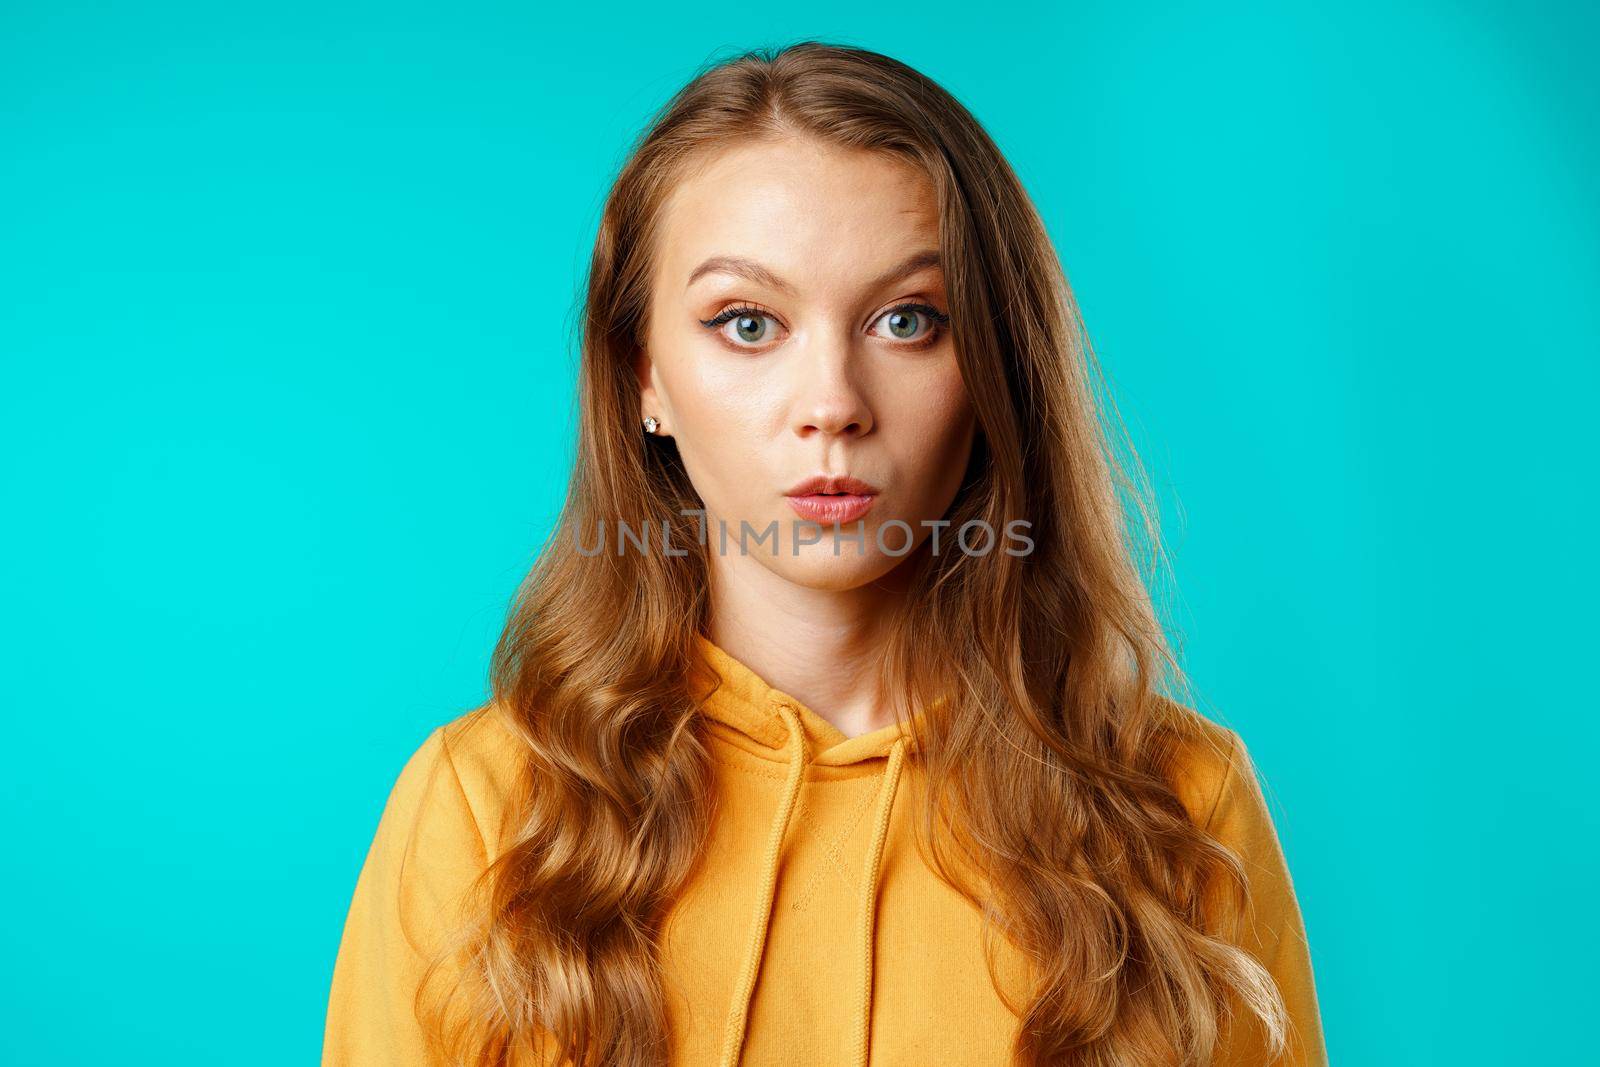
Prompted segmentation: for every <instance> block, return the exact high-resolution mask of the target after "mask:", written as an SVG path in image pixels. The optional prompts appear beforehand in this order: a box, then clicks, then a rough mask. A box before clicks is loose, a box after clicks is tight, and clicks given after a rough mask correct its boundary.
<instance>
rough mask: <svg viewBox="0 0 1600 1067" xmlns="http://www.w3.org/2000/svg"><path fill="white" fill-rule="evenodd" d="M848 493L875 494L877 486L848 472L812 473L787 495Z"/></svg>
mask: <svg viewBox="0 0 1600 1067" xmlns="http://www.w3.org/2000/svg"><path fill="white" fill-rule="evenodd" d="M823 493H827V494H833V493H848V494H850V495H851V496H876V495H877V493H878V487H877V486H875V485H873V484H871V483H870V482H864V481H862V480H861V479H860V478H852V477H850V475H848V474H814V475H812V476H811V477H809V478H806V479H804V480H802V481H800V482H799V483H797V484H796V485H795V486H794V487H793V488H791V489H790V490H789V491H788V493H787V494H785V495H787V496H817V495H819V494H823Z"/></svg>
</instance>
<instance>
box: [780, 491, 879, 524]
mask: <svg viewBox="0 0 1600 1067" xmlns="http://www.w3.org/2000/svg"><path fill="white" fill-rule="evenodd" d="M877 499H878V498H877V496H876V495H875V494H871V493H838V494H832V495H829V494H825V493H806V494H804V495H801V496H793V495H791V496H789V497H788V501H789V506H790V507H791V508H794V510H795V513H796V514H798V515H799V516H800V517H801V518H802V519H810V520H811V521H812V522H817V523H822V524H823V525H831V524H834V523H840V524H843V523H847V522H855V521H856V520H857V519H859V518H861V516H863V515H865V514H866V513H867V512H868V511H869V510H870V509H871V508H872V505H873V503H874V502H876V501H877Z"/></svg>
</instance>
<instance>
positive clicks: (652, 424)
mask: <svg viewBox="0 0 1600 1067" xmlns="http://www.w3.org/2000/svg"><path fill="white" fill-rule="evenodd" d="M660 425H661V423H659V422H657V421H656V417H655V416H654V415H646V416H645V417H644V432H645V433H655V432H656V427H657V426H660Z"/></svg>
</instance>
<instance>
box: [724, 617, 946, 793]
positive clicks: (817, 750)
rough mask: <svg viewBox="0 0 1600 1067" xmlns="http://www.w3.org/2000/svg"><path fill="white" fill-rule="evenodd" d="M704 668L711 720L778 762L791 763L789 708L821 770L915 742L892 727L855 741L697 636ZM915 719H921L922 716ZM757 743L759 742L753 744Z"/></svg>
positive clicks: (884, 754) (875, 756) (881, 755)
mask: <svg viewBox="0 0 1600 1067" xmlns="http://www.w3.org/2000/svg"><path fill="white" fill-rule="evenodd" d="M694 641H695V649H696V651H697V653H698V654H699V660H700V663H699V664H698V666H700V667H703V668H709V672H707V671H706V670H700V671H697V672H696V675H695V685H696V689H695V697H696V699H697V700H698V701H699V703H700V707H701V710H702V711H704V712H705V714H706V715H707V716H709V717H710V718H711V719H713V720H715V721H717V722H720V723H722V724H723V725H724V726H728V727H730V728H732V729H733V730H735V731H737V733H738V734H739V735H741V739H742V740H744V741H745V742H746V743H745V744H742V745H741V746H740V747H741V748H744V749H746V750H747V751H750V752H752V753H754V754H755V755H758V756H763V757H765V758H767V759H771V760H773V761H775V762H780V763H781V762H787V759H788V757H787V756H786V755H785V750H786V747H787V745H788V742H789V726H788V724H787V723H786V722H785V718H786V717H785V715H784V713H783V709H784V708H788V709H789V710H791V711H793V712H794V713H795V716H796V717H797V718H798V719H799V722H800V726H801V728H802V729H803V730H804V732H805V742H806V744H805V749H806V751H807V752H808V753H809V757H808V758H807V759H806V762H807V763H810V764H813V765H815V766H819V767H846V766H849V765H851V764H854V763H863V762H865V761H867V760H872V759H882V758H885V757H887V756H888V755H889V753H890V751H891V750H892V749H893V748H894V743H895V741H896V740H897V739H899V738H901V737H902V736H904V737H905V738H906V739H907V742H908V744H909V742H910V731H909V729H902V727H901V725H900V724H898V723H890V724H889V725H888V726H883V727H880V728H878V729H876V730H873V731H871V732H870V733H865V734H861V735H860V736H858V737H851V736H849V735H848V734H846V733H845V732H844V731H843V730H841V729H839V728H838V727H837V726H835V725H834V724H833V723H831V722H829V721H828V720H827V719H825V718H823V717H822V716H821V715H819V714H818V713H817V712H815V711H813V710H811V709H810V708H808V707H806V706H805V705H804V704H803V703H801V702H800V701H799V700H798V699H796V698H795V697H794V696H792V695H791V694H789V693H786V692H784V691H783V690H781V689H778V688H775V687H774V686H771V685H768V684H767V682H766V680H765V679H763V678H762V677H761V676H760V675H758V674H756V672H755V671H753V670H751V669H750V668H749V667H747V666H746V665H745V664H744V663H742V662H740V661H739V660H737V659H735V658H734V657H733V656H732V655H730V654H729V653H728V652H727V651H726V650H724V649H723V648H722V647H721V646H720V645H717V644H716V643H714V642H713V641H711V639H710V638H708V637H706V636H705V635H704V634H701V633H698V632H697V633H696V634H695V635H694ZM911 718H912V719H913V720H914V721H917V722H920V721H921V713H920V712H915V713H913V714H912V716H911ZM751 742H753V744H752V743H751Z"/></svg>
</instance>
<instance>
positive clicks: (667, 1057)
mask: <svg viewBox="0 0 1600 1067" xmlns="http://www.w3.org/2000/svg"><path fill="white" fill-rule="evenodd" d="M583 322H584V327H583V353H582V366H581V370H580V390H581V398H580V399H581V408H582V413H581V422H580V426H579V442H578V444H579V447H578V451H577V461H576V464H575V469H574V471H573V474H572V481H571V486H570V490H569V493H568V498H567V502H566V510H565V512H564V515H563V518H562V521H561V523H560V525H559V528H558V530H557V531H556V533H555V535H554V536H553V537H552V538H551V540H550V541H549V542H548V543H547V544H546V545H545V546H544V548H543V551H542V552H541V554H540V557H539V559H538V562H537V564H536V566H535V568H534V570H533V572H532V574H531V575H530V577H529V578H528V580H527V582H526V584H525V585H524V587H523V589H522V590H521V592H520V595H519V598H518V602H517V604H516V605H515V608H514V611H513V614H512V618H511V620H510V622H509V624H508V626H507V628H506V630H505V633H504V635H503V637H502V639H501V641H500V643H499V645H498V647H497V649H496V651H495V655H494V661H493V664H492V670H491V696H490V699H489V700H488V701H487V702H486V703H485V704H484V705H483V706H482V707H480V708H477V709H475V710H473V711H471V712H470V713H468V714H466V715H463V716H462V717H461V718H458V719H455V720H453V721H451V722H448V723H445V724H443V725H441V726H440V727H439V728H438V729H436V730H435V731H434V732H433V733H432V735H431V736H430V737H429V738H428V739H427V741H426V742H425V743H424V744H423V745H422V746H421V747H420V749H418V750H417V752H416V753H415V755H414V756H413V757H412V758H411V760H410V762H409V763H407V765H406V767H405V769H404V770H403V771H402V772H401V774H400V776H399V780H398V782H397V783H396V784H395V786H394V790H393V793H392V795H391V796H390V798H389V802H388V806H387V808H386V810H385V812H384V815H383V818H382V821H381V822H380V824H379V827H378V830H377V835H376V838H375V840H374V841H373V843H372V847H371V850H370V852H369V854H368V856H367V859H366V865H365V867H364V868H363V870H362V872H361V876H360V880H359V882H358V883H357V886H356V890H355V898H354V901H353V903H352V904H351V907H350V912H349V917H348V920H347V924H346V927H345V931H344V939H343V942H342V945H341V947H340V950H339V954H338V959H337V962H336V965H335V969H334V975H333V987H332V994H331V999H330V1003H329V1013H328V1018H327V1031H326V1041H325V1049H324V1058H323V1062H324V1064H329V1065H363V1067H365V1065H372V1067H377V1065H379V1064H382V1065H385V1067H399V1065H408V1064H474V1065H477V1064H484V1065H487V1064H506V1063H515V1064H560V1063H570V1064H578V1065H590V1064H603V1065H608V1067H614V1065H628V1067H633V1065H639V1067H643V1065H649V1064H734V1063H747V1064H804V1065H813V1064H819V1065H829V1067H831V1065H845V1064H866V1063H872V1064H875V1065H878V1067H888V1065H908V1067H909V1065H918V1067H921V1065H928V1064H941V1065H942V1064H961V1065H967V1064H997V1065H998V1064H1011V1063H1017V1064H1082V1065H1104V1067H1112V1065H1119V1067H1120V1065H1135V1064H1138V1065H1155V1064H1184V1065H1190V1064H1194V1065H1198V1064H1229V1065H1251V1067H1256V1065H1262V1064H1268V1063H1274V1062H1276V1063H1287V1064H1323V1063H1325V1062H1326V1056H1325V1053H1324V1049H1323V1039H1322V1034H1321V1028H1320V1023H1319V1020H1318V1015H1317V1001H1316V994H1315V991H1314V988H1313V981H1312V969H1311V962H1310V955H1309V951H1308V948H1307V943H1306V938H1305V933H1304V929H1303V926H1302V922H1301V917H1300V912H1299V909H1298V906H1297V904H1296V901H1295V896H1294V893H1293V889H1292V886H1291V882H1290V877H1289V873H1288V871H1287V869H1286V867H1285V863H1284V857H1283V854H1282V852H1281V850H1280V848H1279V843H1278V839H1277V837H1276V835H1275V832H1274V829H1273V824H1272V821H1271V818H1270V817H1269V814H1268V812H1267V809H1266V806H1265V803H1264V801H1263V796H1262V792H1261V790H1260V788H1259V786H1258V784H1257V779H1256V777H1255V774H1254V772H1253V769H1252V765H1251V761H1250V757H1249V754H1248V752H1247V750H1246V748H1245V746H1244V745H1243V743H1242V742H1241V740H1240V738H1239V737H1238V735H1237V734H1236V733H1235V732H1233V731H1232V730H1230V729H1227V728H1225V727H1222V726H1218V725H1214V724H1212V723H1210V722H1209V721H1207V720H1206V719H1204V718H1202V717H1201V716H1200V715H1199V714H1198V713H1196V712H1195V711H1192V710H1190V708H1189V707H1187V706H1186V705H1185V703H1184V702H1183V701H1182V700H1180V698H1179V697H1178V696H1177V695H1175V686H1177V684H1178V681H1177V680H1178V678H1179V674H1178V671H1177V668H1176V665H1175V664H1174V663H1173V661H1172V656H1171V655H1170V653H1169V651H1168V649H1167V648H1166V646H1165V644H1164V638H1163V633H1162V629H1161V627H1160V625H1159V624H1158V622H1157V620H1156V618H1155V617H1154V615H1153V612H1152V607H1151V598H1150V597H1149V596H1148V595H1147V593H1146V587H1145V584H1144V580H1145V568H1144V567H1143V566H1142V565H1143V564H1144V563H1145V562H1147V558H1146V553H1147V551H1148V549H1149V547H1150V546H1151V545H1152V544H1154V541H1153V540H1152V538H1151V536H1150V535H1151V533H1152V531H1151V528H1150V527H1151V522H1150V519H1149V515H1150V508H1149V507H1148V504H1147V503H1142V504H1141V503H1140V497H1139V495H1138V494H1130V493H1129V492H1128V491H1129V490H1130V489H1132V488H1135V487H1140V486H1142V481H1140V480H1136V479H1132V478H1129V477H1128V476H1127V475H1126V472H1125V471H1124V470H1123V466H1121V465H1119V464H1118V463H1116V462H1115V461H1114V457H1115V456H1116V455H1118V454H1119V450H1118V449H1117V448H1114V447H1112V446H1113V444H1114V443H1116V442H1120V441H1121V438H1120V437H1119V436H1115V435H1110V434H1109V433H1108V431H1107V427H1108V426H1110V425H1112V422H1111V420H1110V419H1109V418H1108V417H1107V414H1106V412H1105V411H1103V410H1102V406H1101V405H1100V404H1099V403H1098V402H1097V397H1098V396H1099V392H1098V389H1097V385H1098V378H1097V376H1096V370H1095V363H1094V360H1093V357H1092V354H1091V352H1090V349H1089V347H1088V344H1087V341H1086V338H1085V335H1084V331H1083V328H1082V326H1081V323H1080V321H1079V319H1078V314H1077V310H1076V305H1075V303H1074V301H1073V299H1072V296H1071V293H1070V290H1069V289H1068V287H1067V284H1066V281H1065V278H1064V276H1063V273H1062V271H1061V268H1060V265H1059V262H1058V260H1057V258H1056V256H1055V254H1054V252H1053V250H1052V247H1051V244H1050V242H1049V240H1048V238H1047V236H1046V233H1045V230H1044V227H1043V226H1042V225H1041V223H1040V220H1039V217H1038V215H1037V214H1036V213H1035V211H1034V208H1033V207H1032V205H1031V203H1030V201H1029V199H1028V197H1027V195H1026V193H1025V192H1024V191H1023V188H1022V186H1021V185H1020V184H1019V183H1018V181H1017V178H1016V177H1015V175H1014V174H1013V173H1012V171H1011V169H1010V168H1009V167H1008V166H1007V164H1006V161H1005V160H1004V158H1002V156H1001V155H1000V153H999V151H998V150H997V148H996V147H995V145H994V143H993V142H992V141H991V140H990V138H989V137H988V136H987V135H986V133H985V132H984V130H983V129H982V128H981V127H980V126H979V124H978V123H977V121H976V120H975V119H974V118H973V117H972V116H971V115H970V114H969V113H968V112H967V111H966V110H965V109H964V108H962V106H961V105H960V104H958V103H957V102H956V101H955V100H954V99H953V98H951V97H950V96H949V95H948V94H947V93H946V92H944V91H943V90H941V89H940V88H939V87H938V86H937V85H935V84H933V83H932V82H930V81H929V80H928V79H927V78H925V77H923V76H922V75H920V74H918V73H917V72H915V71H914V70H911V69H910V68H908V67H906V66H904V65H902V64H900V63H898V62H896V61H894V60H892V59H889V58H886V57H884V56H882V55H878V54H875V53H872V52H868V51H863V50H858V49H852V48H845V47H836V46H829V45H824V44H820V43H815V42H807V43H804V44H800V45H796V46H791V47H789V48H786V49H782V50H778V51H774V52H756V53H751V54H748V55H746V56H743V57H740V58H738V59H737V60H734V61H731V62H726V63H723V64H720V65H718V66H715V67H713V68H711V69H709V70H707V71H705V72H704V73H702V74H701V75H699V76H698V77H697V78H695V79H694V81H693V82H691V83H690V84H689V85H688V86H687V87H685V88H684V89H683V90H682V91H681V92H680V93H679V94H678V95H677V96H676V97H675V98H674V99H673V100H671V101H670V102H669V103H668V105H667V106H666V107H665V108H664V109H663V111H662V112H661V113H660V114H659V115H657V116H656V117H655V119H654V121H653V122H652V123H651V125H650V127H649V129H648V130H647V131H646V133H645V134H644V136H643V137H642V138H641V139H640V140H639V142H638V143H637V144H636V145H635V147H634V149H633V151H632V154H631V156H630V158H629V159H628V161H627V163H626V165H625V166H624V167H623V168H622V172H621V174H620V176H619V177H618V178H617V180H616V184H615V186H614V187H613V189H612V191H611V194H610V197H609V199H608V200H607V202H606V205H605V210H604V215H603V217H602V219H601V223H600V228H599V235H598V238H597V240H596V243H595V249H594V256H593V259H592V262H591V266H590V272H589V280H588V294H587V302H586V307H585V317H584V320H583ZM1127 466H1129V467H1130V468H1131V469H1133V470H1136V469H1137V468H1136V466H1135V465H1132V464H1131V461H1130V464H1128V465H1127ZM1124 500H1132V501H1133V502H1134V503H1135V504H1136V505H1139V506H1137V507H1135V508H1133V509H1132V510H1130V511H1128V512H1127V516H1128V517H1131V518H1132V519H1134V520H1136V521H1132V522H1130V521H1126V520H1125V511H1124V508H1123V506H1122V502H1123V501H1124ZM1141 546H1144V547H1143V549H1141Z"/></svg>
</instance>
